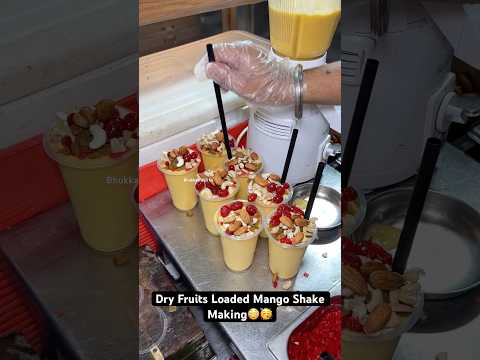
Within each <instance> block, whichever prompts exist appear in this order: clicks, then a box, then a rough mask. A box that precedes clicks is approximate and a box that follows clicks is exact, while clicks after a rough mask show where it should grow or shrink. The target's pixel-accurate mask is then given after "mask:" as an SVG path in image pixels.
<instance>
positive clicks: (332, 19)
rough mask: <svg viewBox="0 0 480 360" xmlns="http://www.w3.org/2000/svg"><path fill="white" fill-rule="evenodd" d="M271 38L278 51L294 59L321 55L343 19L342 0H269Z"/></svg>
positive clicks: (279, 53)
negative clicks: (341, 18) (341, 14)
mask: <svg viewBox="0 0 480 360" xmlns="http://www.w3.org/2000/svg"><path fill="white" fill-rule="evenodd" d="M268 3H269V13H270V40H271V43H272V47H273V48H274V50H275V52H276V53H277V54H278V55H280V56H285V57H288V58H291V59H297V60H308V59H315V58H319V57H321V56H322V55H323V54H325V53H326V51H327V50H328V48H329V47H330V43H331V42H332V38H333V35H334V33H335V30H336V28H337V25H338V22H339V20H340V13H341V2H340V0H297V1H295V2H293V1H292V0H269V2H268Z"/></svg>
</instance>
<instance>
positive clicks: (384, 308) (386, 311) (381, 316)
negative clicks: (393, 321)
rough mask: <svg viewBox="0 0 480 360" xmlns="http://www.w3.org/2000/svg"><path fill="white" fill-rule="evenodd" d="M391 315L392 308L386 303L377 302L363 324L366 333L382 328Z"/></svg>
mask: <svg viewBox="0 0 480 360" xmlns="http://www.w3.org/2000/svg"><path fill="white" fill-rule="evenodd" d="M390 316H392V308H391V307H390V305H388V304H379V305H377V307H376V308H375V309H374V310H373V311H372V312H371V313H370V314H369V315H368V317H367V322H366V323H365V325H364V326H363V330H364V331H365V333H366V334H372V333H375V332H377V331H380V330H382V329H383V328H384V327H385V325H387V323H388V320H390Z"/></svg>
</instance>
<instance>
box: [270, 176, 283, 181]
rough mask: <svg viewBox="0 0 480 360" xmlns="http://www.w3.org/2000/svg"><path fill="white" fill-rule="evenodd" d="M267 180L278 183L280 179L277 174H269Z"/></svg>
mask: <svg viewBox="0 0 480 360" xmlns="http://www.w3.org/2000/svg"><path fill="white" fill-rule="evenodd" d="M268 178H269V179H270V180H272V181H280V179H281V178H280V176H278V175H277V174H270V176H269V177H268Z"/></svg>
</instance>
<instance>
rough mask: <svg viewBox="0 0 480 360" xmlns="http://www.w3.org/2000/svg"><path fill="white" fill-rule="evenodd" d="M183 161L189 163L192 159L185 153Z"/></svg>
mask: <svg viewBox="0 0 480 360" xmlns="http://www.w3.org/2000/svg"><path fill="white" fill-rule="evenodd" d="M183 160H184V161H185V162H189V161H190V160H192V157H191V156H190V154H189V153H187V154H185V155H183Z"/></svg>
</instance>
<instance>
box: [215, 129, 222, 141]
mask: <svg viewBox="0 0 480 360" xmlns="http://www.w3.org/2000/svg"><path fill="white" fill-rule="evenodd" d="M215 140H217V141H218V142H222V141H223V132H221V131H220V132H218V133H216V134H215Z"/></svg>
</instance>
